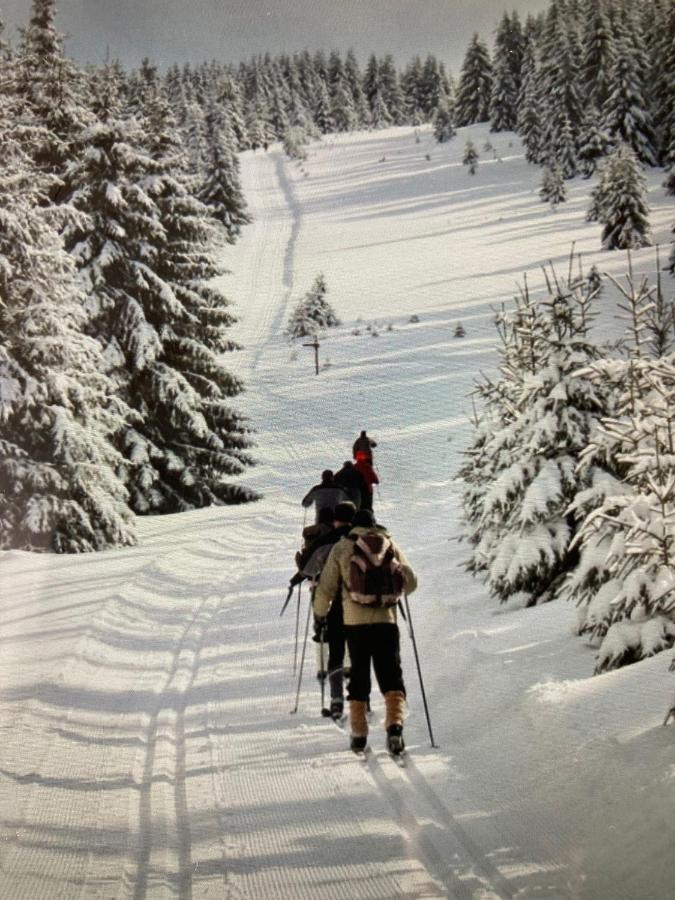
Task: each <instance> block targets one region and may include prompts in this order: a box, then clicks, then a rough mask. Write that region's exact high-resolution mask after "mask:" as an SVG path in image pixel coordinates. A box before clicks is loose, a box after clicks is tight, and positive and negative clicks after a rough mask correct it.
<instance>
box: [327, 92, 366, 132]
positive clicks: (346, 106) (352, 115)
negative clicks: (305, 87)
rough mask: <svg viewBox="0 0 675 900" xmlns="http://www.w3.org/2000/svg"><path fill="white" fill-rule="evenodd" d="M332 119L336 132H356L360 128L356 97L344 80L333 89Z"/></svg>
mask: <svg viewBox="0 0 675 900" xmlns="http://www.w3.org/2000/svg"><path fill="white" fill-rule="evenodd" d="M330 117H331V119H332V120H333V123H334V127H335V130H336V131H354V130H355V129H356V128H358V123H359V117H358V114H357V112H356V109H355V108H354V97H353V95H352V92H351V91H350V89H349V85H348V84H347V83H346V81H344V80H341V81H339V82H338V83H337V84H336V85H335V88H334V89H333V100H332V102H331V109H330Z"/></svg>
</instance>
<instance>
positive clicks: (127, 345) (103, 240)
mask: <svg viewBox="0 0 675 900" xmlns="http://www.w3.org/2000/svg"><path fill="white" fill-rule="evenodd" d="M98 90H99V91H100V92H102V95H103V96H102V97H101V100H100V101H99V104H98V105H99V108H100V115H101V120H100V122H99V123H98V124H97V125H95V126H93V127H92V128H91V129H90V130H89V131H88V133H87V134H86V138H87V144H88V150H87V153H86V156H85V158H84V160H83V161H82V163H75V164H74V165H73V166H72V167H71V168H70V170H69V171H68V172H67V178H66V187H67V189H68V191H69V193H70V197H71V202H72V204H73V205H74V206H75V208H76V209H77V210H78V211H80V212H81V215H80V217H79V220H78V221H77V222H76V223H75V224H74V225H73V226H72V227H70V228H69V229H68V231H67V232H66V240H67V246H68V247H69V249H70V251H71V253H72V255H73V257H74V259H75V260H76V262H77V265H78V268H79V271H80V277H81V280H82V284H83V288H84V291H85V294H86V308H87V312H88V314H89V323H88V329H89V333H90V334H92V335H94V336H96V337H97V338H98V339H99V340H100V341H101V343H102V345H103V348H104V358H105V364H106V371H107V372H108V374H109V376H110V377H111V378H112V379H113V380H114V382H115V385H116V388H117V391H118V393H119V395H120V396H121V397H122V398H123V399H124V400H125V401H126V402H127V403H128V405H129V406H130V407H131V408H132V409H133V410H134V412H135V417H134V419H133V421H131V422H129V423H128V424H127V426H126V427H125V428H123V429H122V430H121V432H120V434H119V435H118V438H117V440H118V447H119V448H120V449H121V450H122V451H123V452H124V454H125V455H126V457H127V459H128V460H129V462H130V468H129V476H128V487H129V490H130V494H131V501H130V502H131V506H132V508H133V510H134V511H135V512H137V513H165V512H177V511H181V510H186V509H192V508H195V507H201V506H206V505H210V504H216V503H227V502H240V501H242V500H247V499H250V498H251V497H252V494H251V492H249V491H247V490H246V489H245V488H242V487H240V486H238V485H233V484H232V483H231V482H229V480H228V479H229V478H230V476H232V475H238V474H240V473H241V472H242V471H243V469H244V467H245V466H246V465H247V464H248V463H249V462H250V459H249V456H248V455H247V453H246V448H247V447H248V445H249V441H248V439H247V437H246V428H245V425H244V423H243V421H242V419H241V418H240V416H239V415H238V414H237V413H235V412H234V411H233V410H232V409H231V407H230V404H229V398H230V397H232V396H235V395H236V394H237V393H239V391H240V390H241V385H240V383H239V382H238V380H237V379H236V378H233V377H232V376H231V375H230V374H229V373H228V372H227V370H226V369H225V368H224V366H223V364H222V361H221V354H222V353H223V352H224V351H226V350H229V349H232V346H233V345H232V344H231V343H230V342H229V341H228V339H227V337H226V334H225V330H226V328H227V326H228V325H229V324H230V322H231V321H232V319H231V315H230V313H229V310H228V309H227V301H226V300H225V299H224V298H223V297H222V296H221V295H220V294H219V293H218V292H217V291H216V290H214V289H212V288H210V287H207V283H208V282H209V281H210V280H211V279H212V278H213V277H214V276H215V275H217V274H220V269H219V268H218V267H217V266H216V265H215V264H214V262H213V259H212V256H211V252H210V249H209V246H210V244H211V242H212V241H213V240H214V233H213V228H214V226H213V225H211V221H212V220H211V217H210V215H209V212H208V209H207V208H206V207H205V206H204V205H203V204H202V203H201V202H199V201H198V200H197V199H196V198H195V197H194V196H193V195H192V194H191V193H190V191H189V190H188V185H189V184H190V177H189V175H188V172H187V165H186V162H185V158H184V157H182V155H181V154H180V152H179V148H178V147H177V141H178V137H177V131H176V129H175V123H172V122H171V120H170V118H169V117H168V116H169V114H168V111H167V112H166V117H165V118H164V121H163V122H162V119H163V117H162V115H161V114H160V112H161V111H160V110H159V109H157V108H156V109H155V110H154V111H153V115H152V116H149V117H148V118H146V119H145V120H144V123H143V124H144V125H145V126H146V127H142V125H141V123H139V122H138V121H136V120H130V121H124V120H123V119H121V118H120V109H119V105H118V101H117V99H116V96H115V91H114V84H113V83H111V80H110V78H109V77H108V73H107V72H105V71H104V72H103V74H102V77H101V81H100V84H99V86H98ZM150 122H152V123H153V125H152V128H153V129H160V128H162V125H163V127H164V130H163V132H161V133H157V132H156V131H153V132H150V131H149V123H150Z"/></svg>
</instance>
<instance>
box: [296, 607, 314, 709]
mask: <svg viewBox="0 0 675 900" xmlns="http://www.w3.org/2000/svg"><path fill="white" fill-rule="evenodd" d="M311 615H312V597H311V595H310V598H309V603H308V604H307V624H306V625H305V640H304V641H303V643H302V655H301V657H300V674H299V675H298V690H297V693H296V695H295V706H294V707H293V709H292V710H291V715H293V713H296V712H297V711H298V704H299V703H300V685H301V684H302V670H303V669H304V668H305V651H306V649H307V635H308V634H309V620H310V617H311Z"/></svg>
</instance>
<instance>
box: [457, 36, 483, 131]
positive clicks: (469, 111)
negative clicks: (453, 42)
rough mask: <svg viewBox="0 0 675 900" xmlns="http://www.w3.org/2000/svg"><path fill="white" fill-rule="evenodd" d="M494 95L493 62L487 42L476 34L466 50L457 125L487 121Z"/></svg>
mask: <svg viewBox="0 0 675 900" xmlns="http://www.w3.org/2000/svg"><path fill="white" fill-rule="evenodd" d="M491 95H492V64H491V63H490V54H489V53H488V49H487V47H486V46H485V44H484V43H483V42H482V41H481V40H480V38H479V37H478V35H477V34H474V36H473V38H472V39H471V43H470V44H469V47H468V49H467V51H466V56H465V57H464V63H463V65H462V72H461V75H460V79H459V86H458V88H457V125H458V126H459V127H462V126H464V125H473V124H474V122H487V121H488V119H489V117H490V98H491Z"/></svg>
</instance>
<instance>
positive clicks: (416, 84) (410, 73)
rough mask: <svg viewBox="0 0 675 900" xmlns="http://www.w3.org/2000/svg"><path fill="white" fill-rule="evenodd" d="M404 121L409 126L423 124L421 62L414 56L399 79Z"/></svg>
mask: <svg viewBox="0 0 675 900" xmlns="http://www.w3.org/2000/svg"><path fill="white" fill-rule="evenodd" d="M401 87H402V90H403V99H404V104H405V112H406V119H407V121H408V122H409V123H410V124H411V125H421V124H422V123H423V122H424V100H423V97H422V60H421V59H420V58H419V56H415V57H414V58H413V59H412V60H411V62H410V63H409V64H408V66H407V67H406V70H405V72H404V74H403V78H402V79H401Z"/></svg>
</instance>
